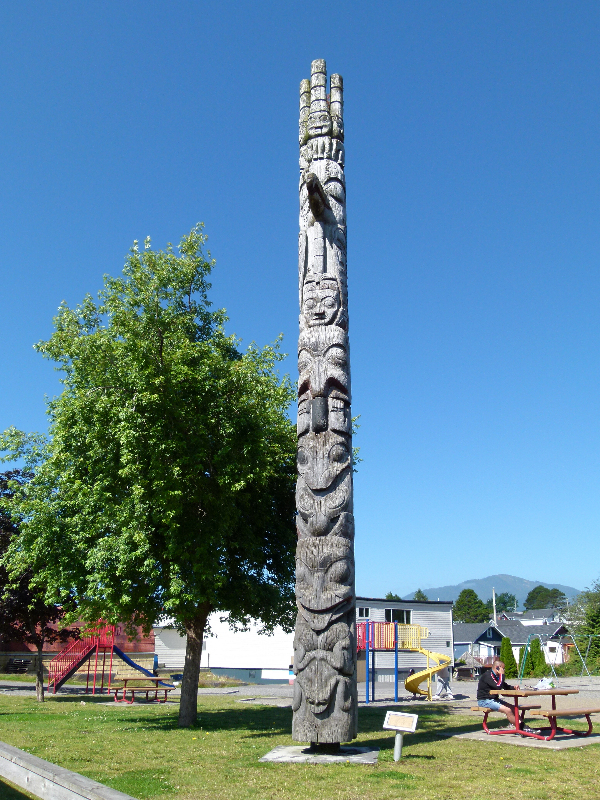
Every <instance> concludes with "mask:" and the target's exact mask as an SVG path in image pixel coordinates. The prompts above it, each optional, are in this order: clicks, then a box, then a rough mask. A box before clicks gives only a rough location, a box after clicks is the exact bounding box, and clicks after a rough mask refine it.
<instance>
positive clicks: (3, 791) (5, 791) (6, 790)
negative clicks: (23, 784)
mask: <svg viewBox="0 0 600 800" xmlns="http://www.w3.org/2000/svg"><path fill="white" fill-rule="evenodd" d="M30 797H31V795H30V794H24V793H23V792H21V791H20V790H19V789H17V788H16V787H15V786H11V785H9V784H8V783H5V782H4V780H3V779H2V778H0V798H2V800H29V798H30Z"/></svg>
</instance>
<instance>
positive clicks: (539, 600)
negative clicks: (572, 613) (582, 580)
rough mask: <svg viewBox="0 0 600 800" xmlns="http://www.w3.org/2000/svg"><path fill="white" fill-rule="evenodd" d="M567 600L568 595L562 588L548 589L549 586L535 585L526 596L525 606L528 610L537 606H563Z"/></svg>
mask: <svg viewBox="0 0 600 800" xmlns="http://www.w3.org/2000/svg"><path fill="white" fill-rule="evenodd" d="M566 602H567V597H566V595H565V594H564V592H561V591H560V589H548V587H547V586H542V585H541V584H540V585H539V586H535V587H534V588H533V589H532V590H531V591H530V592H529V594H528V595H527V597H526V598H525V608H526V609H527V610H528V611H531V610H533V609H537V608H562V606H564V605H565V603H566Z"/></svg>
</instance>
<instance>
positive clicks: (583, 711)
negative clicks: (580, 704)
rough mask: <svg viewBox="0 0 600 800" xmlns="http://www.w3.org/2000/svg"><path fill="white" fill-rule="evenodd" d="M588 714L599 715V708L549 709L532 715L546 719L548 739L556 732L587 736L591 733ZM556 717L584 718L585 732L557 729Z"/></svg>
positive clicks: (590, 721) (590, 722)
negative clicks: (548, 723)
mask: <svg viewBox="0 0 600 800" xmlns="http://www.w3.org/2000/svg"><path fill="white" fill-rule="evenodd" d="M590 714H600V708H598V707H596V708H549V709H544V710H543V711H537V712H535V713H534V714H533V716H534V717H546V718H547V719H548V721H549V722H550V731H551V733H550V738H554V735H555V734H556V733H557V732H560V733H569V734H571V735H572V736H589V735H590V733H591V732H592V720H591V719H590ZM557 717H561V718H562V717H565V718H567V717H585V718H586V720H587V724H588V729H587V731H575V730H571V729H570V728H559V727H557V725H556V719H557Z"/></svg>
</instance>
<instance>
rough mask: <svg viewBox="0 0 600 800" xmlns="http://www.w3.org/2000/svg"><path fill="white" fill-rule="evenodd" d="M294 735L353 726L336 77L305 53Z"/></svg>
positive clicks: (313, 735)
mask: <svg viewBox="0 0 600 800" xmlns="http://www.w3.org/2000/svg"><path fill="white" fill-rule="evenodd" d="M298 255H299V264H298V266H299V290H300V337H299V340H298V371H299V373H300V377H299V381H298V483H297V488H296V507H297V518H296V519H297V528H298V549H297V552H296V601H297V604H298V617H297V621H296V634H295V639H294V671H295V673H296V681H295V687H294V701H293V710H294V720H293V729H292V736H293V739H294V740H295V741H297V742H311V743H313V744H335V743H339V742H347V741H350V740H352V739H354V738H355V737H356V733H357V693H356V624H355V616H356V611H355V606H356V601H355V589H354V516H353V506H352V423H351V416H350V348H349V342H348V288H347V279H346V184H345V180H344V124H343V83H342V78H341V76H340V75H332V76H331V82H330V93H329V95H328V94H327V72H326V67H325V62H324V61H322V60H318V61H313V63H312V68H311V79H310V81H308V80H304V81H302V83H301V84H300V236H299V243H298Z"/></svg>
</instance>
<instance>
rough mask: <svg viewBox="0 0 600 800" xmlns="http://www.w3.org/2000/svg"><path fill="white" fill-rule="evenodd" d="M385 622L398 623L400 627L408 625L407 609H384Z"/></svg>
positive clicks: (408, 610) (408, 611) (408, 612)
mask: <svg viewBox="0 0 600 800" xmlns="http://www.w3.org/2000/svg"><path fill="white" fill-rule="evenodd" d="M385 621H386V622H399V623H400V624H401V625H410V609H409V608H386V609H385Z"/></svg>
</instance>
